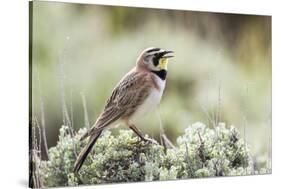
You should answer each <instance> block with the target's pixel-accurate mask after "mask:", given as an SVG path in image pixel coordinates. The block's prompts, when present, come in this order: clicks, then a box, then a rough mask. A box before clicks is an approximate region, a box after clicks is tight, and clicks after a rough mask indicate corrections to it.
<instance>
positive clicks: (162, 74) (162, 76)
mask: <svg viewBox="0 0 281 189" xmlns="http://www.w3.org/2000/svg"><path fill="white" fill-rule="evenodd" d="M151 72H152V73H154V74H156V75H157V76H158V77H160V79H162V80H165V79H166V76H167V71H166V70H159V71H151Z"/></svg>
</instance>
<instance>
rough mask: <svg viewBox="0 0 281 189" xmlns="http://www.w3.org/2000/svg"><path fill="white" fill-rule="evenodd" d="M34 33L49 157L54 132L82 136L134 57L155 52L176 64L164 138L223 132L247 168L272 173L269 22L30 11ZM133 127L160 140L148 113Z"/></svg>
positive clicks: (144, 12)
mask: <svg viewBox="0 0 281 189" xmlns="http://www.w3.org/2000/svg"><path fill="white" fill-rule="evenodd" d="M32 29H33V41H32V50H33V56H32V65H31V67H32V77H33V78H32V116H33V117H35V118H37V119H38V120H39V121H38V122H40V123H38V124H40V125H42V126H44V128H45V129H43V130H46V134H45V135H46V141H47V146H48V147H47V148H49V147H52V146H55V145H56V143H57V141H58V135H59V126H60V125H63V124H64V125H71V127H73V128H74V131H77V130H78V129H79V128H82V127H85V126H87V125H88V124H87V122H85V121H84V119H85V116H84V112H87V114H88V120H89V125H92V124H93V123H94V122H95V119H96V118H97V116H98V115H99V113H100V112H101V110H102V108H103V105H104V103H105V101H106V99H107V98H108V97H109V95H110V93H111V90H112V89H113V87H114V86H115V84H116V83H117V82H118V81H119V80H120V79H121V77H122V76H123V75H124V74H125V73H126V72H127V71H129V70H130V69H131V68H132V67H133V66H134V65H135V61H136V58H137V56H138V55H139V53H140V52H141V51H142V50H143V49H145V48H147V47H150V46H155V47H161V48H166V49H172V50H174V51H175V55H176V57H175V58H174V59H172V60H171V61H170V62H171V63H170V64H169V73H168V78H167V84H166V90H165V93H164V96H163V98H162V102H161V105H160V108H159V112H160V115H161V119H162V123H163V127H164V129H165V132H166V134H167V136H168V138H169V139H171V140H172V142H173V143H175V142H176V139H177V136H179V135H182V131H183V130H184V129H185V128H186V127H187V126H188V125H190V124H192V123H194V122H197V121H200V122H204V123H205V124H206V125H209V126H215V125H217V124H218V122H225V123H226V124H227V125H234V126H235V127H236V128H237V129H238V130H239V131H240V133H242V136H243V138H244V140H246V142H247V143H248V144H249V145H250V146H251V153H252V156H253V157H254V161H255V159H265V160H266V162H267V165H268V166H269V167H270V166H271V162H270V161H271V17H269V16H257V15H238V14H237V15H236V14H221V13H220V14H217V13H207V12H196V11H179V10H160V9H148V8H146V9H145V8H128V7H116V6H96V5H86V4H85V5H82V4H70V3H56V2H43V1H42V2H41V1H35V2H34V3H33V27H32ZM81 92H82V94H83V95H82V96H84V101H85V102H86V103H84V105H83V103H82V99H83V98H82V97H81ZM85 105H86V106H87V107H86V108H85ZM85 110H86V111H85ZM84 123H85V124H84ZM137 125H138V127H139V128H140V129H141V130H142V131H143V132H145V133H147V134H149V135H150V136H152V137H153V138H155V139H157V140H159V130H160V129H159V120H158V119H157V115H156V114H155V113H151V114H150V115H149V116H148V117H146V118H144V119H143V120H141V121H140V123H138V124H137ZM148 125H149V126H148ZM74 134H75V132H74V133H72V135H74ZM43 145H44V143H43V142H42V146H43ZM42 158H43V159H47V158H48V157H47V154H46V153H43V154H42ZM202 174H205V171H202ZM210 174H211V173H210Z"/></svg>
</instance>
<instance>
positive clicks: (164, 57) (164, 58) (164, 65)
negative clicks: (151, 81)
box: [158, 51, 174, 70]
mask: <svg viewBox="0 0 281 189" xmlns="http://www.w3.org/2000/svg"><path fill="white" fill-rule="evenodd" d="M172 57H174V51H164V52H162V53H161V58H160V60H159V65H158V67H159V68H160V69H161V70H163V69H164V70H167V69H168V58H172Z"/></svg>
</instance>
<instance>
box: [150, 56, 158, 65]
mask: <svg viewBox="0 0 281 189" xmlns="http://www.w3.org/2000/svg"><path fill="white" fill-rule="evenodd" d="M152 62H153V65H154V66H155V67H157V66H158V64H159V58H158V57H156V56H154V57H153V59H152Z"/></svg>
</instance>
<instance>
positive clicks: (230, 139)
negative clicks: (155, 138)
mask: <svg viewBox="0 0 281 189" xmlns="http://www.w3.org/2000/svg"><path fill="white" fill-rule="evenodd" d="M85 132H86V130H85V129H80V130H79V132H78V133H77V134H76V135H75V136H74V137H71V136H70V135H69V134H67V127H65V126H63V127H62V128H61V129H60V136H59V141H58V143H57V145H56V146H55V147H53V148H51V149H50V150H49V157H50V159H49V160H48V161H43V162H42V163H41V171H40V174H41V176H42V177H43V182H44V186H47V187H52V186H76V185H80V184H101V183H116V182H135V181H153V180H171V179H186V178H197V177H212V176H232V175H248V174H255V172H254V168H253V163H252V160H251V156H250V153H249V149H248V146H247V144H246V143H245V142H244V141H243V139H242V138H240V137H239V134H238V132H237V130H236V129H235V128H234V127H230V128H226V127H225V126H224V124H220V125H219V126H217V127H215V128H214V129H210V128H208V127H206V126H205V125H204V124H202V123H195V124H193V125H191V126H189V127H188V128H187V129H186V130H185V132H184V134H183V135H182V136H180V137H178V139H177V144H178V145H177V147H176V148H173V149H165V148H164V147H163V146H162V145H159V144H150V143H149V144H148V143H145V142H142V141H139V139H138V137H137V136H135V135H134V134H133V132H132V131H130V130H120V132H119V134H118V135H117V136H114V135H112V133H111V132H110V131H105V132H104V133H103V135H102V136H101V137H100V138H99V140H98V141H97V143H96V145H95V146H94V149H93V150H92V152H91V154H90V155H89V156H88V157H87V159H86V161H85V163H84V165H83V166H82V168H81V169H80V171H79V173H73V171H72V170H73V164H74V162H75V160H76V157H77V154H78V153H79V152H80V150H81V149H82V147H83V146H84V145H85V144H86V142H87V141H83V142H80V141H79V138H80V136H81V135H82V134H83V133H85Z"/></svg>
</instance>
